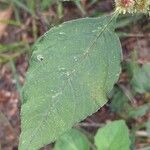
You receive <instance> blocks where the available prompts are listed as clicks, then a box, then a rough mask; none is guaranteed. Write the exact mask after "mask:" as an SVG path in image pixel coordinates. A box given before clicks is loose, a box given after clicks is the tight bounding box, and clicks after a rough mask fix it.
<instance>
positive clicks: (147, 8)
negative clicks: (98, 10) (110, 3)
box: [115, 0, 150, 14]
mask: <svg viewBox="0 0 150 150" xmlns="http://www.w3.org/2000/svg"><path fill="white" fill-rule="evenodd" d="M115 5H116V11H119V13H123V14H125V13H127V12H128V13H136V12H142V13H150V0H115Z"/></svg>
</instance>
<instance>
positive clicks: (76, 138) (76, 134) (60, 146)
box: [54, 129, 90, 150]
mask: <svg viewBox="0 0 150 150" xmlns="http://www.w3.org/2000/svg"><path fill="white" fill-rule="evenodd" d="M89 149H90V146H89V141H88V139H87V137H86V136H85V135H84V134H83V133H81V132H80V131H78V130H76V129H72V130H70V131H69V132H68V133H66V134H64V135H63V136H62V137H61V138H60V139H58V141H56V144H55V147H54V150H89Z"/></svg>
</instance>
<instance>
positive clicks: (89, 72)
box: [20, 17, 121, 150]
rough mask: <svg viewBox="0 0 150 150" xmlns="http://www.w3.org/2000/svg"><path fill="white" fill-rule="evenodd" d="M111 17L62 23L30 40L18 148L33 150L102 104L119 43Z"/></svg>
mask: <svg viewBox="0 0 150 150" xmlns="http://www.w3.org/2000/svg"><path fill="white" fill-rule="evenodd" d="M110 20H111V17H100V18H85V19H78V20H74V21H69V22H66V23H63V24H62V25H60V26H59V27H54V28H52V29H51V30H50V31H48V32H47V33H45V34H44V35H43V36H42V37H41V38H40V39H39V40H38V41H37V42H36V44H35V46H34V52H33V55H32V57H31V61H30V67H29V70H28V73H27V78H26V83H25V85H24V88H23V93H22V95H23V99H24V100H23V101H24V103H23V105H22V109H21V120H22V121H21V124H22V125H21V127H22V133H21V138H20V150H29V149H30V150H37V149H39V148H41V147H42V146H44V145H45V144H48V143H50V142H53V141H55V140H56V139H57V138H58V137H59V136H60V135H62V134H63V133H64V132H66V131H67V130H69V129H70V128H71V127H72V126H73V125H74V124H76V123H78V122H80V121H81V120H83V119H85V118H86V117H87V116H89V115H91V114H93V113H94V112H96V111H97V110H98V109H99V108H100V107H102V106H103V105H104V104H105V103H106V102H107V94H108V93H109V92H110V91H111V89H112V88H113V85H114V83H115V82H116V81H117V80H118V77H119V73H120V69H121V67H120V62H121V45H120V41H119V38H118V37H117V36H116V34H115V33H114V32H113V31H114V24H115V22H114V21H112V23H111V24H109V25H108V22H110Z"/></svg>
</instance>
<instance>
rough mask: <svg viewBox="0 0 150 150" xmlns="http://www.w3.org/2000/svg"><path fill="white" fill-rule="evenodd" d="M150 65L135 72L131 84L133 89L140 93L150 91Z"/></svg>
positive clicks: (145, 65)
mask: <svg viewBox="0 0 150 150" xmlns="http://www.w3.org/2000/svg"><path fill="white" fill-rule="evenodd" d="M149 79H150V64H149V63H148V64H144V65H143V66H142V67H141V68H140V67H139V68H137V69H136V70H135V71H134V74H133V78H132V80H131V84H132V87H133V89H134V90H135V91H136V92H138V93H141V94H142V93H145V92H147V91H150V80H149Z"/></svg>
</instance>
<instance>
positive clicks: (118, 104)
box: [110, 87, 129, 114]
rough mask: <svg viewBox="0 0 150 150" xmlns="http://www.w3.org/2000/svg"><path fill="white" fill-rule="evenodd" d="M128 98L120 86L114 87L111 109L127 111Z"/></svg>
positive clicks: (120, 111)
mask: <svg viewBox="0 0 150 150" xmlns="http://www.w3.org/2000/svg"><path fill="white" fill-rule="evenodd" d="M128 101H129V100H128V98H127V96H126V95H125V94H124V93H123V91H122V90H121V89H119V88H118V87H116V88H114V93H113V97H112V100H111V103H110V107H111V110H112V111H113V112H117V113H119V114H120V113H125V112H126V109H127V107H128Z"/></svg>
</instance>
